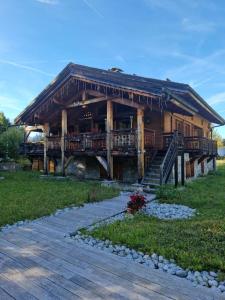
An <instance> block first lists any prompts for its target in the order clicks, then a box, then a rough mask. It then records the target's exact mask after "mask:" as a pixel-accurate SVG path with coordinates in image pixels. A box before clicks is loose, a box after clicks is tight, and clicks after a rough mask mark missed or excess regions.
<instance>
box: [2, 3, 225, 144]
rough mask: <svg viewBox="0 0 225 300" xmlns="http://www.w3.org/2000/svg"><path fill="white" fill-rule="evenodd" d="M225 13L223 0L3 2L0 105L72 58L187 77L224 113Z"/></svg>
mask: <svg viewBox="0 0 225 300" xmlns="http://www.w3.org/2000/svg"><path fill="white" fill-rule="evenodd" d="M224 15H225V2H224V1H223V0H217V1H213V0H212V1H211V0H195V1H191V0H189V1H187V0H114V1H111V0H20V1H18V0H7V1H5V0H0V111H4V113H5V114H6V115H7V116H8V117H9V118H10V119H13V118H14V117H16V116H17V115H18V114H19V112H20V111H21V110H23V109H24V107H25V106H26V105H27V104H28V103H29V102H30V101H31V100H32V98H34V97H35V96H36V95H37V94H38V93H39V92H40V91H41V90H42V89H43V88H44V87H45V86H46V85H47V84H48V83H49V82H50V81H51V80H52V79H53V77H54V76H55V75H56V74H57V73H58V72H59V71H60V70H61V69H62V68H63V67H64V66H65V65H66V64H67V63H68V62H70V61H72V62H75V63H79V64H85V65H89V66H95V67H99V68H104V69H108V68H110V67H112V66H117V67H120V68H122V69H123V70H124V71H125V72H126V73H135V74H138V75H143V76H148V77H154V78H160V79H166V78H170V79H171V80H174V81H178V82H185V83H189V84H190V85H191V86H192V87H193V88H195V89H196V90H197V91H198V92H199V93H200V95H201V96H203V97H204V99H205V100H207V101H208V103H209V104H211V105H212V106H213V108H214V109H215V110H216V111H218V112H219V113H220V114H221V115H222V116H223V117H224V118H225V39H224V31H225V19H224ZM219 132H220V133H221V134H222V135H223V137H224V138H225V127H223V128H220V130H219Z"/></svg>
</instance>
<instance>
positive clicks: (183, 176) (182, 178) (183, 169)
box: [181, 151, 185, 185]
mask: <svg viewBox="0 0 225 300" xmlns="http://www.w3.org/2000/svg"><path fill="white" fill-rule="evenodd" d="M184 164H185V162H184V151H182V153H181V184H182V185H184V182H185V174H184V172H185V168H184Z"/></svg>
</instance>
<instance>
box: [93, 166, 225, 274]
mask: <svg viewBox="0 0 225 300" xmlns="http://www.w3.org/2000/svg"><path fill="white" fill-rule="evenodd" d="M160 194H161V196H162V197H161V198H160V199H159V201H160V202H166V203H177V204H184V205H188V206H190V207H192V208H196V209H197V211H198V214H197V215H196V216H195V217H194V218H192V219H190V220H176V221H175V220H174V221H163V220H159V219H156V218H153V217H148V216H145V215H141V214H137V215H136V216H135V217H134V218H133V219H130V218H127V219H125V220H124V221H117V222H116V223H113V224H110V225H108V226H104V227H100V228H97V229H95V231H93V233H92V234H93V236H95V237H98V238H100V239H110V240H111V241H113V243H115V244H124V245H127V246H128V247H130V248H134V249H136V250H139V251H142V252H145V253H149V254H152V253H153V252H156V253H158V254H160V255H163V256H164V257H166V258H167V259H172V258H173V259H175V260H176V262H177V263H178V265H180V266H182V267H183V268H189V269H193V270H199V271H201V270H216V271H217V270H220V271H221V273H220V274H221V277H224V275H225V161H222V162H219V167H218V170H217V171H216V172H215V174H212V173H211V174H210V175H208V176H206V177H201V178H199V179H197V180H196V181H193V182H191V183H189V184H187V186H186V188H185V189H182V190H179V189H177V190H175V189H174V188H171V187H170V188H169V192H168V193H166V192H165V191H164V193H162V192H161V193H160Z"/></svg>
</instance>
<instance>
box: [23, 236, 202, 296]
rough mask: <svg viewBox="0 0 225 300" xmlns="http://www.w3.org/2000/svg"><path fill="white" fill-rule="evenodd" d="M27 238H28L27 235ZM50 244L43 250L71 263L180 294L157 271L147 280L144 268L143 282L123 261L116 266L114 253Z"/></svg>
mask: <svg viewBox="0 0 225 300" xmlns="http://www.w3.org/2000/svg"><path fill="white" fill-rule="evenodd" d="M27 238H28V239H29V236H28V237H27ZM34 238H35V236H34ZM37 240H38V237H37ZM39 241H40V242H42V243H43V240H42V239H41V240H39ZM51 244H53V245H52V249H50V250H49V248H48V247H46V246H44V247H43V248H44V249H45V251H52V253H53V254H54V256H57V255H59V256H60V257H61V258H63V259H64V260H66V259H67V260H69V261H70V262H73V263H74V261H76V262H77V264H80V265H81V263H82V262H86V263H87V262H88V263H91V264H93V265H95V266H97V267H98V268H101V269H103V270H105V269H106V270H107V271H109V270H110V272H111V273H112V274H116V275H117V276H119V277H120V278H122V279H126V280H130V281H131V282H133V283H136V284H139V285H140V286H143V287H147V288H149V289H150V290H152V289H153V290H154V289H156V290H159V289H160V291H161V293H164V294H168V295H170V296H172V298H174V299H179V296H178V295H180V294H181V293H180V292H177V290H176V288H175V289H172V288H169V287H168V278H166V279H167V281H166V284H165V286H164V284H163V283H164V278H165V276H160V273H159V271H155V270H151V271H155V274H153V275H155V276H153V278H152V280H151V281H149V280H147V279H146V278H145V277H146V273H147V272H148V271H149V270H146V269H145V270H144V272H145V273H144V276H145V277H144V282H143V278H142V277H140V276H137V275H136V270H135V273H129V271H126V269H127V266H126V265H124V263H123V264H122V266H120V267H119V268H118V261H117V259H118V257H116V256H114V255H113V256H112V257H110V259H109V260H108V259H105V256H106V253H104V252H102V254H101V252H100V254H101V256H99V252H98V251H97V255H96V254H95V255H93V253H94V252H95V251H94V250H95V249H92V251H91V255H90V253H89V252H88V253H86V252H87V250H86V251H84V250H85V249H83V247H82V248H80V249H79V247H76V248H75V249H74V247H73V246H72V245H71V244H70V247H71V246H72V249H71V248H70V250H69V251H71V252H68V247H66V246H65V245H64V244H63V245H60V246H59V245H58V246H57V244H54V242H53V241H52V242H51ZM58 248H59V249H58ZM56 249H57V250H56ZM64 253H65V254H64ZM103 256H104V259H103ZM93 257H94V259H93ZM47 258H49V257H47ZM115 260H116V261H115ZM64 265H65V262H64ZM115 266H116V267H115ZM84 267H85V266H84V265H83V268H84ZM124 267H125V268H124ZM137 267H138V266H137V265H136V264H135V263H133V264H132V262H131V269H134V268H135V269H136V268H137ZM133 271H134V270H133ZM162 275H164V274H162ZM167 276H168V275H167ZM129 278H130V279H129ZM155 278H157V279H158V280H155ZM131 279H132V280H131ZM134 279H135V280H136V282H135V281H134ZM157 281H158V282H157ZM169 283H170V284H169V286H170V285H171V282H169ZM183 283H185V282H183V280H182V279H180V282H179V284H180V286H181V287H182V285H183ZM188 283H189V282H188ZM189 284H190V283H189ZM172 286H173V285H172ZM189 288H190V287H189ZM189 288H188V289H184V290H183V291H182V299H186V297H187V299H190V298H189V296H188V295H189V294H190V289H189ZM191 288H192V289H193V286H191ZM196 292H197V291H196ZM185 294H186V295H185ZM201 298H202V297H201ZM201 298H199V299H201ZM203 299H206V298H203Z"/></svg>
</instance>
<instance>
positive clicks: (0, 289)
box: [0, 287, 15, 300]
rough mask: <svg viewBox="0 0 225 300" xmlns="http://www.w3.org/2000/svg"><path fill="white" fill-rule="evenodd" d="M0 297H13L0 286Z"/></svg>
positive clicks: (9, 299)
mask: <svg viewBox="0 0 225 300" xmlns="http://www.w3.org/2000/svg"><path fill="white" fill-rule="evenodd" d="M0 299H1V300H12V299H15V298H13V297H12V296H10V295H9V294H8V293H7V292H6V291H4V290H3V289H2V288H1V287H0Z"/></svg>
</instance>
